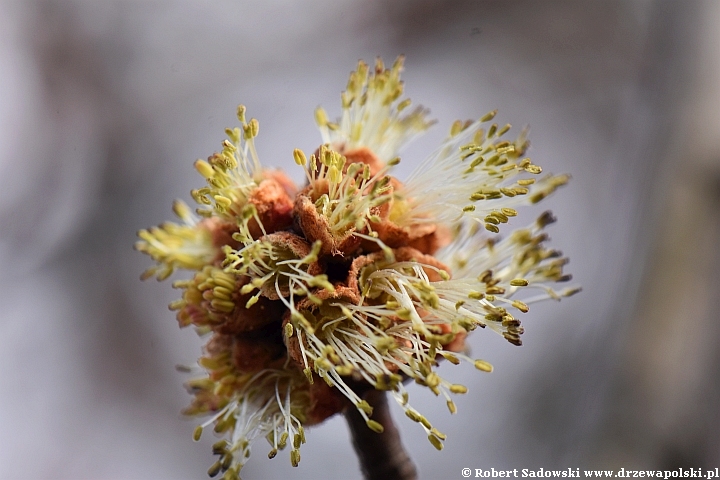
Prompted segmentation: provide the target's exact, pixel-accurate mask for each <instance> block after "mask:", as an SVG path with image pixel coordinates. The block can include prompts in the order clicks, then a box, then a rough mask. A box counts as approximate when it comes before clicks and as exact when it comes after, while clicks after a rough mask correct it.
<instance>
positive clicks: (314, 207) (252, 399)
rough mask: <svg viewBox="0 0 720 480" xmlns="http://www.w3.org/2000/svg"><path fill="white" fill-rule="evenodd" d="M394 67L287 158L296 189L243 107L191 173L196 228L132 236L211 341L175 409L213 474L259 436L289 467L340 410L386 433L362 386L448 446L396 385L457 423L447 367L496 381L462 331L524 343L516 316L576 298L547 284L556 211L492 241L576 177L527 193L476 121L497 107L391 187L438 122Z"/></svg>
mask: <svg viewBox="0 0 720 480" xmlns="http://www.w3.org/2000/svg"><path fill="white" fill-rule="evenodd" d="M401 68H402V59H399V60H398V62H396V63H395V65H393V67H392V68H391V69H385V68H384V66H383V65H382V63H381V62H380V61H378V63H377V64H376V65H375V69H374V71H371V69H370V68H369V67H368V66H367V65H366V64H364V63H362V62H361V63H360V64H359V66H358V70H357V71H356V72H353V73H352V75H351V79H350V82H349V84H348V90H347V91H346V92H344V93H343V96H342V106H343V115H342V117H341V119H340V120H339V121H338V122H336V123H331V122H329V121H328V120H327V114H326V113H325V112H324V110H321V109H320V110H318V111H317V112H316V120H317V122H318V125H319V127H320V130H321V133H322V135H323V140H324V141H325V143H324V144H323V145H321V146H320V147H319V148H318V149H317V150H316V152H315V153H313V154H312V155H310V158H309V159H308V157H307V156H306V155H305V153H304V152H302V151H301V150H295V151H294V152H293V157H294V160H295V163H297V164H298V165H299V166H300V167H301V168H302V170H303V172H304V176H305V178H306V185H305V187H304V188H301V189H298V188H296V186H295V185H294V184H293V182H292V181H291V180H290V179H289V178H288V177H286V176H285V175H284V174H283V173H281V172H278V171H272V170H267V169H264V168H263V167H262V166H261V164H260V162H259V160H258V157H257V153H256V150H255V145H254V140H255V138H256V137H257V135H258V130H259V125H258V122H257V120H255V119H251V120H250V121H247V120H246V118H245V108H244V107H242V106H241V107H239V109H238V119H239V121H240V123H241V127H240V128H235V129H228V130H226V133H227V135H228V139H227V140H225V141H224V142H223V146H222V150H221V151H220V152H219V153H215V154H214V155H212V156H211V157H210V158H209V159H208V160H207V161H204V160H198V161H197V162H196V163H195V167H196V169H197V170H198V172H199V173H200V174H201V175H202V176H203V177H204V178H205V180H206V182H207V186H205V187H203V188H200V189H198V190H193V192H192V196H193V198H194V199H195V201H196V202H197V203H198V204H199V208H198V210H197V214H198V215H200V217H201V218H198V217H196V216H195V215H193V214H192V213H191V212H190V210H189V208H188V207H187V206H186V205H184V204H182V203H176V205H175V212H176V214H177V215H178V217H180V219H181V220H182V221H183V224H181V225H180V224H172V223H167V224H164V225H163V226H161V227H159V228H153V229H150V230H142V231H141V232H139V236H140V238H141V240H140V241H139V242H138V243H137V248H138V250H140V251H142V252H144V253H147V254H149V255H150V256H151V257H152V258H153V259H154V260H155V261H156V262H157V265H156V266H154V267H151V268H150V269H149V270H148V271H147V272H146V273H145V274H144V277H150V276H156V277H157V278H158V279H160V280H162V279H164V278H167V277H168V276H169V275H170V274H172V273H173V271H174V269H176V268H183V269H187V270H191V271H194V272H195V273H194V275H193V276H192V277H191V278H189V279H185V280H178V281H176V282H175V283H174V286H175V287H176V288H179V289H181V290H182V298H181V299H179V300H177V301H175V302H173V303H172V304H171V305H170V308H171V309H173V310H176V311H177V318H178V321H179V323H180V326H182V327H185V326H189V325H193V326H194V327H195V328H196V330H197V331H198V333H199V334H201V335H206V336H208V342H207V344H206V346H205V349H204V353H203V356H202V357H201V358H200V360H199V361H198V365H199V368H200V371H201V372H202V376H200V377H199V378H195V379H193V380H190V381H188V382H187V388H188V391H189V392H190V393H191V394H192V395H193V397H194V398H193V401H192V404H191V405H190V407H188V409H187V410H186V412H185V413H187V414H189V415H207V416H209V418H208V419H207V421H205V422H204V423H203V424H202V425H200V426H199V427H198V429H197V430H196V432H195V437H196V439H197V438H199V436H200V434H201V433H202V430H203V429H204V428H205V427H207V426H209V425H211V424H214V430H215V432H216V433H217V434H218V435H221V436H222V437H223V439H222V440H221V441H219V442H218V443H216V444H215V445H214V446H213V452H214V453H215V454H217V455H218V461H217V462H216V463H215V464H214V465H213V466H212V467H211V468H210V470H209V474H210V475H211V476H215V475H217V474H220V473H222V474H223V475H224V477H223V478H227V479H230V478H238V477H239V471H240V469H241V467H242V465H243V464H244V463H245V462H246V461H247V459H248V457H249V455H250V448H251V445H252V443H253V440H255V439H256V438H258V437H260V436H264V437H265V438H266V439H267V441H268V443H269V444H270V451H269V454H268V456H269V457H270V458H273V457H275V455H276V454H277V453H278V451H279V450H282V449H283V448H285V447H286V446H287V445H290V446H291V449H290V450H291V452H290V460H291V462H292V464H293V465H294V466H297V464H298V463H299V461H300V446H301V445H302V444H303V443H305V430H304V428H305V427H307V426H310V425H314V424H317V423H320V422H322V421H323V420H325V419H326V418H328V417H329V416H331V415H333V414H335V413H338V412H342V411H343V410H345V409H348V408H355V409H357V411H358V412H359V413H360V415H361V416H362V417H363V418H364V419H365V421H366V423H367V426H368V427H369V428H371V429H372V430H374V431H376V432H379V433H382V431H383V426H382V425H381V424H380V423H379V422H377V421H376V420H373V418H372V413H373V409H372V406H371V405H370V404H368V402H367V401H365V400H364V399H363V398H364V394H365V393H366V392H367V391H368V390H369V389H377V390H383V391H387V392H389V393H390V395H391V396H392V397H393V398H394V399H395V400H396V401H397V403H398V404H399V405H400V406H401V408H402V409H403V411H404V412H405V414H406V415H407V417H409V418H410V419H412V420H413V421H415V422H417V423H419V424H420V425H421V426H422V428H423V429H424V430H425V433H426V435H427V437H428V439H429V441H430V442H431V443H432V445H434V446H435V447H436V448H438V449H441V448H442V446H443V441H444V440H445V435H444V434H442V433H441V432H440V431H439V430H438V429H437V428H435V427H434V426H433V425H432V424H431V422H430V421H429V420H428V419H427V418H426V417H425V416H424V415H422V414H420V413H419V412H418V411H417V410H416V409H415V408H413V407H412V406H411V404H410V402H409V398H410V395H409V391H408V389H407V388H406V384H407V383H408V382H409V381H413V382H415V383H416V384H419V385H421V386H424V387H427V388H428V389H429V390H430V391H431V392H433V393H434V394H435V395H437V396H441V397H443V398H444V399H445V401H446V403H447V406H448V409H449V410H450V412H451V413H455V412H456V407H455V403H454V402H453V400H452V395H455V394H463V393H466V392H467V388H466V387H465V386H464V385H461V384H457V383H452V382H450V381H448V380H446V379H445V378H443V377H441V376H440V375H439V374H438V372H437V367H438V365H439V363H440V361H441V360H447V361H448V362H449V363H452V364H458V363H460V362H462V361H466V362H470V363H471V364H473V365H474V366H475V367H476V368H477V369H478V370H481V371H485V372H489V371H491V370H492V367H491V366H490V364H489V363H487V362H486V361H484V360H479V359H473V358H471V357H469V356H468V349H467V347H466V345H465V339H466V336H467V334H468V332H470V331H472V330H474V329H476V328H477V327H481V328H485V327H488V328H489V329H490V330H493V331H495V332H497V333H498V334H500V335H502V336H503V337H504V338H506V339H507V340H508V341H509V342H510V343H513V344H515V345H520V344H521V340H520V336H521V334H522V333H523V328H522V327H521V325H520V321H519V320H518V319H517V318H516V315H518V314H520V315H521V314H524V313H526V312H527V311H528V308H529V307H528V304H530V303H532V302H534V301H537V300H542V299H545V298H552V299H559V298H560V297H562V296H567V295H570V294H572V293H574V292H575V291H577V289H565V290H563V291H557V290H555V289H554V288H553V286H552V285H553V284H554V283H555V282H562V281H566V280H568V279H569V276H568V275H565V274H563V272H562V268H563V265H564V264H565V263H566V262H567V260H566V259H565V258H563V257H562V256H561V254H560V253H559V252H557V251H554V250H549V249H546V248H545V247H544V245H543V243H544V241H545V240H546V239H547V237H546V235H545V234H544V233H543V229H544V227H545V226H547V225H548V224H549V223H551V222H552V221H553V220H554V219H553V218H552V216H551V215H550V214H549V213H545V214H543V215H542V216H541V217H540V218H539V219H538V220H537V221H536V222H535V223H533V224H532V225H531V226H529V227H527V228H524V229H519V230H515V231H514V232H513V233H511V234H510V235H509V236H507V237H504V238H499V237H498V236H496V235H495V234H496V233H498V232H499V230H500V226H501V225H502V224H506V223H509V222H510V221H511V219H512V218H514V217H516V216H517V215H518V211H517V210H516V207H518V206H520V205H522V204H531V203H536V202H537V201H539V200H541V199H542V198H544V197H545V196H547V195H548V194H549V193H551V192H552V191H553V190H554V189H555V188H557V187H558V186H560V185H562V184H564V183H565V182H566V181H567V179H568V178H567V176H547V177H545V178H543V179H541V180H539V181H535V179H534V176H535V175H537V174H539V173H540V171H541V170H540V167H538V166H536V165H534V164H532V163H531V162H530V160H529V159H528V158H523V155H524V153H525V150H526V149H527V145H528V144H527V141H526V140H525V135H524V133H523V134H521V135H520V137H519V138H518V139H515V140H513V141H508V140H503V139H502V138H501V137H502V136H503V135H505V134H506V133H507V132H508V130H509V129H510V126H509V125H506V126H504V127H500V128H499V127H498V126H497V125H496V124H491V125H489V126H488V125H486V124H487V123H489V122H490V121H492V119H493V117H494V115H495V112H491V113H490V114H488V115H486V116H485V117H483V118H481V119H480V120H479V121H478V122H476V123H472V122H456V124H454V125H453V127H452V129H451V135H450V137H449V138H448V140H447V141H446V142H445V143H444V144H443V145H442V146H441V148H440V149H439V150H438V151H437V152H435V153H434V154H432V155H431V156H430V157H428V159H427V160H426V161H425V162H423V163H421V164H420V165H419V166H418V168H417V169H416V170H415V171H414V173H413V174H411V176H410V177H409V178H408V179H407V180H406V181H405V182H402V181H400V180H398V179H397V178H395V177H394V176H393V175H392V170H393V167H394V166H395V165H397V163H398V162H399V157H397V150H398V149H399V148H400V146H401V145H402V144H403V143H405V142H407V140H408V139H409V138H411V137H412V136H414V135H415V134H417V133H420V132H422V131H423V130H425V129H426V128H427V127H428V126H430V124H431V123H432V122H430V121H428V120H427V119H426V114H427V111H426V110H424V109H422V108H418V109H415V110H413V111H411V112H410V113H408V114H401V112H402V111H403V110H404V109H405V108H406V107H407V106H408V105H409V104H410V101H409V100H402V101H400V100H399V98H400V97H401V95H402V90H403V85H402V82H401V81H400V80H399V74H400V70H401ZM479 226H484V229H485V230H482V229H481V228H479ZM486 231H489V232H491V233H486ZM532 291H535V292H536V294H535V295H530V296H528V295H527V294H526V292H532Z"/></svg>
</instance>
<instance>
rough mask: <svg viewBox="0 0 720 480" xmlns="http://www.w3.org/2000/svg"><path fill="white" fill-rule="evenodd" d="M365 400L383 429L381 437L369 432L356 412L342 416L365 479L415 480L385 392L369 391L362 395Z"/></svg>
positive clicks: (412, 466) (352, 409) (410, 461)
mask: <svg viewBox="0 0 720 480" xmlns="http://www.w3.org/2000/svg"><path fill="white" fill-rule="evenodd" d="M365 400H366V401H367V402H368V403H369V404H370V405H371V406H372V407H373V415H372V418H373V420H375V421H377V422H380V424H382V426H383V427H384V431H383V433H375V432H374V431H372V430H370V429H369V428H368V426H367V425H366V424H365V419H363V418H362V416H361V415H360V414H359V413H358V411H357V410H356V409H355V408H350V409H349V410H348V412H347V413H346V414H345V418H346V419H347V422H348V425H349V426H350V432H351V434H352V441H353V446H354V447H355V451H356V452H357V454H358V458H359V459H360V467H361V469H362V472H363V474H364V475H365V478H366V479H367V480H380V479H388V478H393V479H397V480H415V479H417V470H416V469H415V464H414V463H413V462H412V460H411V459H410V456H409V455H408V454H407V452H406V451H405V449H404V448H403V446H402V443H401V441H400V432H398V429H397V427H395V424H394V423H393V420H392V417H391V416H390V409H389V408H388V403H387V397H386V396H385V392H382V391H378V390H370V391H368V393H367V394H366V395H365Z"/></svg>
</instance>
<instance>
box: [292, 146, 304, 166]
mask: <svg viewBox="0 0 720 480" xmlns="http://www.w3.org/2000/svg"><path fill="white" fill-rule="evenodd" d="M293 158H294V159H295V163H297V164H298V165H300V166H302V167H304V166H305V165H307V157H306V156H305V153H304V152H303V151H302V150H300V149H299V148H296V149H295V150H293Z"/></svg>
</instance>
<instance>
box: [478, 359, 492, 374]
mask: <svg viewBox="0 0 720 480" xmlns="http://www.w3.org/2000/svg"><path fill="white" fill-rule="evenodd" d="M474 364H475V368H477V369H478V370H481V371H483V372H492V370H493V367H492V365H490V364H489V363H488V362H486V361H485V360H475V362H474Z"/></svg>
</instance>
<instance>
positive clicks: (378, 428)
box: [365, 420, 385, 433]
mask: <svg viewBox="0 0 720 480" xmlns="http://www.w3.org/2000/svg"><path fill="white" fill-rule="evenodd" d="M365 423H366V424H367V426H368V428H369V429H370V430H372V431H373V432H375V433H383V432H384V431H385V428H384V427H383V426H382V425H380V423H378V422H376V421H375V420H368V421H367V422H365Z"/></svg>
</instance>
